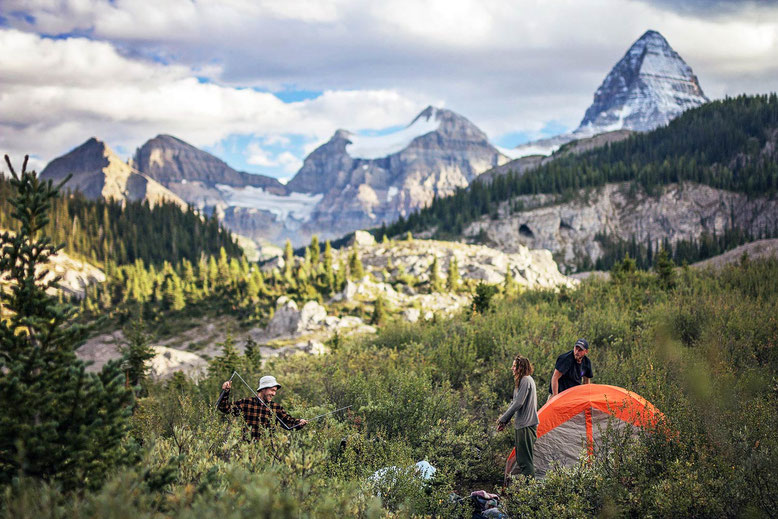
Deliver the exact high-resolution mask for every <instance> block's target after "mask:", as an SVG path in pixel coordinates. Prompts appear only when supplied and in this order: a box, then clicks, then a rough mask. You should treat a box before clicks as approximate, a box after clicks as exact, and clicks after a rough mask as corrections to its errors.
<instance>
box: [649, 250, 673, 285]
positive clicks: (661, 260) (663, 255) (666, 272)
mask: <svg viewBox="0 0 778 519" xmlns="http://www.w3.org/2000/svg"><path fill="white" fill-rule="evenodd" d="M654 270H655V271H656V274H657V276H658V277H659V284H660V285H661V286H662V288H664V289H668V290H669V289H672V288H674V287H675V263H673V260H672V259H671V258H670V253H669V252H668V251H667V249H665V248H664V247H662V249H661V250H660V251H659V254H657V255H656V262H655V263H654Z"/></svg>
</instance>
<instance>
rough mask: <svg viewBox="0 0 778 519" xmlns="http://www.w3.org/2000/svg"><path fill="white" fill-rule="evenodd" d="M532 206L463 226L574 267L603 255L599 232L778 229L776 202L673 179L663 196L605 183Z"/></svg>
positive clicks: (654, 234)
mask: <svg viewBox="0 0 778 519" xmlns="http://www.w3.org/2000/svg"><path fill="white" fill-rule="evenodd" d="M518 200H521V202H522V203H523V204H524V207H526V208H527V210H525V211H521V212H518V213H512V212H511V210H510V207H511V206H510V202H507V203H503V204H501V205H500V208H499V211H498V212H499V218H498V219H497V220H492V219H489V218H488V217H483V218H481V219H480V220H478V221H476V222H473V223H472V224H470V225H469V226H467V227H466V228H465V231H464V233H463V234H464V236H465V237H466V238H469V239H471V240H474V239H479V240H485V241H486V242H488V243H489V244H491V245H492V246H494V247H495V248H497V249H500V250H503V251H506V252H514V251H516V250H519V248H520V247H532V248H543V249H548V250H549V251H551V252H553V254H554V256H555V257H556V258H557V259H558V261H559V262H560V264H562V265H564V266H566V267H568V268H570V267H573V266H574V265H575V264H576V262H577V260H578V259H581V258H582V257H583V256H584V255H586V256H588V257H589V258H590V259H592V260H593V261H594V260H596V259H597V258H599V257H600V256H601V255H602V252H603V251H602V246H601V245H600V242H599V241H597V239H596V238H597V236H598V235H609V236H611V237H613V238H617V239H622V240H630V239H631V238H632V237H633V236H634V237H635V238H636V239H637V240H638V241H639V242H641V243H645V242H646V241H647V240H649V239H650V240H652V241H655V242H657V243H659V242H661V241H662V240H665V239H667V240H669V241H670V242H671V243H675V242H676V241H678V240H681V239H690V238H697V237H699V236H700V235H702V234H703V233H704V232H707V233H709V234H713V233H717V234H721V233H723V231H724V230H725V229H727V228H738V229H741V230H745V231H748V232H750V233H752V234H753V235H755V236H758V235H760V234H761V233H762V232H764V231H767V232H771V231H772V230H774V229H777V228H778V200H775V199H767V198H755V197H748V196H746V195H744V194H739V193H733V192H729V191H722V190H719V189H714V188H711V187H708V186H704V185H699V184H691V183H684V184H671V185H669V186H666V187H664V188H663V190H662V192H661V194H660V195H658V196H648V195H647V194H645V193H642V192H632V191H631V190H630V186H629V184H608V185H606V186H604V187H603V188H601V189H598V190H589V191H585V190H584V191H581V192H580V193H579V196H578V198H577V199H576V200H574V201H572V202H567V203H559V204H557V203H555V197H554V196H552V195H536V196H522V197H518Z"/></svg>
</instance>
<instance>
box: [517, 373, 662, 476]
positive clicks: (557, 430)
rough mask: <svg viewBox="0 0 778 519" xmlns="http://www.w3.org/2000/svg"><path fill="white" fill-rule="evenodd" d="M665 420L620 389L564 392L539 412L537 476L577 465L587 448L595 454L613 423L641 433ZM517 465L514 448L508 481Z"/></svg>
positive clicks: (599, 387)
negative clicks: (660, 420) (554, 469)
mask: <svg viewBox="0 0 778 519" xmlns="http://www.w3.org/2000/svg"><path fill="white" fill-rule="evenodd" d="M661 417H662V413H661V412H660V411H659V410H657V409H656V408H655V407H654V406H653V405H652V404H651V402H649V401H648V400H646V399H644V398H643V397H641V396H639V395H637V394H635V393H632V392H630V391H627V390H626V389H623V388H620V387H616V386H607V385H603V384H583V385H580V386H576V387H573V388H570V389H568V390H567V391H563V392H561V393H559V394H558V395H556V396H555V397H553V398H551V399H550V400H549V401H548V402H546V405H544V406H543V407H542V408H541V409H540V411H538V419H539V421H540V423H539V424H538V439H537V441H536V442H535V475H536V477H538V478H543V477H545V475H546V472H548V471H549V470H551V469H552V468H554V467H556V466H559V467H570V466H573V465H575V463H576V462H577V461H578V456H579V454H580V453H581V452H582V451H583V449H584V448H585V449H586V450H587V452H588V454H589V455H593V454H594V452H595V448H596V446H597V445H598V444H600V442H601V439H602V436H603V435H604V434H605V431H606V429H607V428H608V423H609V422H610V423H611V427H612V428H617V429H623V428H625V427H631V428H633V429H635V430H637V428H639V427H646V426H650V425H656V423H657V421H658V420H659V419H660V418H661ZM515 463H516V449H513V450H512V451H511V453H510V455H509V456H508V460H507V463H506V464H505V477H506V481H507V478H508V476H509V475H510V474H511V473H512V471H513V468H514V465H515Z"/></svg>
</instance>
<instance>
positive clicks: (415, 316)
mask: <svg viewBox="0 0 778 519" xmlns="http://www.w3.org/2000/svg"><path fill="white" fill-rule="evenodd" d="M419 317H421V311H420V310H418V309H417V308H408V309H407V310H405V311H403V319H405V320H406V321H408V322H409V323H415V322H416V321H418V320H419Z"/></svg>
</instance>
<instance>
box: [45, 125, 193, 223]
mask: <svg viewBox="0 0 778 519" xmlns="http://www.w3.org/2000/svg"><path fill="white" fill-rule="evenodd" d="M68 175H72V178H71V179H70V180H69V181H68V183H67V184H65V186H64V188H65V189H72V190H78V191H81V192H82V193H83V194H84V196H86V197H87V198H92V199H98V198H103V199H106V200H109V199H114V200H117V201H148V202H149V203H150V204H151V205H156V204H159V203H161V202H163V201H166V202H173V203H175V204H178V205H179V206H181V207H182V208H186V206H187V204H186V202H184V201H183V200H182V199H181V198H180V197H178V196H177V195H176V194H175V193H173V192H172V191H170V190H168V189H167V188H165V186H163V185H162V184H160V183H159V182H157V181H155V180H154V179H152V178H150V177H148V176H146V175H143V174H142V173H140V172H139V171H137V170H136V169H134V168H132V167H131V166H129V165H128V164H126V163H124V162H122V161H121V159H119V157H118V156H117V155H116V154H115V153H114V152H113V150H111V148H109V147H108V145H106V144H105V143H104V142H102V141H100V140H98V139H96V138H94V137H93V138H91V139H89V140H88V141H86V142H85V143H84V144H82V145H81V146H79V147H77V148H75V149H74V150H72V151H70V152H69V153H67V154H66V155H63V156H62V157H59V158H57V159H54V160H53V161H51V162H50V163H49V164H48V165H47V166H46V167H45V168H44V169H43V171H41V173H40V178H42V179H51V180H53V181H54V182H59V181H61V180H63V179H64V178H66V177H67V176H68Z"/></svg>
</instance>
